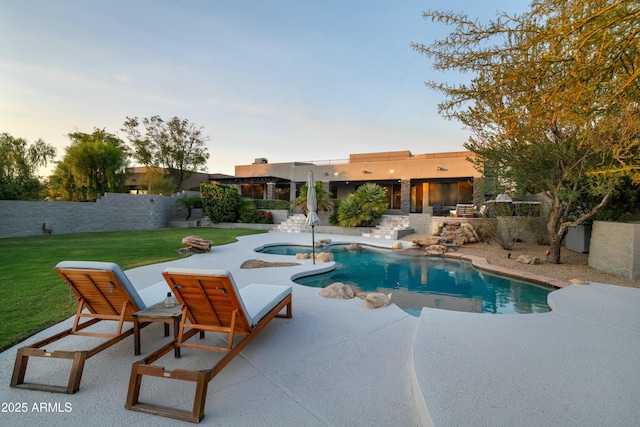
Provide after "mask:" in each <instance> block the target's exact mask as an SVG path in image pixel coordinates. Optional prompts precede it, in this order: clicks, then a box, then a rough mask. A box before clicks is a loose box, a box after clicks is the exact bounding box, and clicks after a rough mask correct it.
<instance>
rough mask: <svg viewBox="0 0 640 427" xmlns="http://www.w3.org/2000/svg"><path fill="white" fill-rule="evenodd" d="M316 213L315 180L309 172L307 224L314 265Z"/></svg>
mask: <svg viewBox="0 0 640 427" xmlns="http://www.w3.org/2000/svg"><path fill="white" fill-rule="evenodd" d="M317 211H318V201H317V200H316V180H315V179H314V178H313V171H309V177H308V178H307V224H308V225H310V226H311V248H312V249H311V251H312V256H313V263H314V264H315V263H316V236H315V231H314V227H315V226H316V225H318V224H320V218H319V217H318V212H317Z"/></svg>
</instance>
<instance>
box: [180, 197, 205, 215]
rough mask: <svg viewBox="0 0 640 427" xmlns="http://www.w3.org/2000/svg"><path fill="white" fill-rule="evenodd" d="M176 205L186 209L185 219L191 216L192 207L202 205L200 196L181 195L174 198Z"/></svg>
mask: <svg viewBox="0 0 640 427" xmlns="http://www.w3.org/2000/svg"><path fill="white" fill-rule="evenodd" d="M176 205H178V206H181V207H183V208H186V209H187V218H185V219H189V218H191V211H192V210H193V208H201V207H202V199H201V198H200V196H183V197H179V198H178V199H177V200H176Z"/></svg>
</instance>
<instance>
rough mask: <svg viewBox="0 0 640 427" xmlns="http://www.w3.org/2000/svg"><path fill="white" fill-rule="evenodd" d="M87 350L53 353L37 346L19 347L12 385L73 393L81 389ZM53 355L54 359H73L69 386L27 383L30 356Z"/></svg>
mask: <svg viewBox="0 0 640 427" xmlns="http://www.w3.org/2000/svg"><path fill="white" fill-rule="evenodd" d="M88 354H89V353H88V352H87V351H54V352H52V353H49V352H47V351H46V350H41V349H37V348H29V347H22V348H20V349H18V353H17V354H16V363H15V365H14V367H13V376H12V377H11V384H10V385H11V387H15V388H24V389H29V390H41V391H48V392H52V393H67V394H73V393H75V392H76V391H78V390H80V381H81V380H82V371H83V370H84V362H85V360H87V356H88ZM31 356H33V357H51V358H54V359H70V360H72V361H73V362H72V365H71V373H70V374H69V381H67V386H66V387H63V386H55V385H48V384H36V383H26V382H25V381H24V377H25V374H26V372H27V365H28V364H29V357H31Z"/></svg>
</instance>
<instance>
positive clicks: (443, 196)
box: [429, 179, 473, 206]
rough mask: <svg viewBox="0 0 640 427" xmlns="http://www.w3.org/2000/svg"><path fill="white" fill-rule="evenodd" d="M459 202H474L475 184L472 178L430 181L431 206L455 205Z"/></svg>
mask: <svg viewBox="0 0 640 427" xmlns="http://www.w3.org/2000/svg"><path fill="white" fill-rule="evenodd" d="M458 203H473V184H472V183H471V180H470V179H465V180H464V181H455V182H430V183H429V206H433V205H435V204H439V205H443V206H455V205H457V204H458Z"/></svg>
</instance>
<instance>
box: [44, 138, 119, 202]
mask: <svg viewBox="0 0 640 427" xmlns="http://www.w3.org/2000/svg"><path fill="white" fill-rule="evenodd" d="M68 136H69V139H71V145H70V146H69V147H67V148H65V151H66V154H65V156H64V158H63V159H62V160H61V161H60V162H58V164H57V166H56V169H55V171H54V173H53V178H52V186H53V187H54V189H55V190H56V191H58V192H59V193H60V194H61V195H62V197H63V198H65V199H66V200H87V199H91V200H95V199H96V198H97V196H98V195H100V194H103V193H105V192H107V191H111V192H120V191H123V189H124V182H125V177H126V174H125V169H126V165H127V164H126V159H127V154H126V146H125V145H124V142H123V141H122V140H121V139H119V138H118V137H116V136H115V135H113V134H111V133H108V132H106V131H105V130H104V129H94V131H93V133H90V134H89V133H84V132H74V133H70V134H69V135H68Z"/></svg>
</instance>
